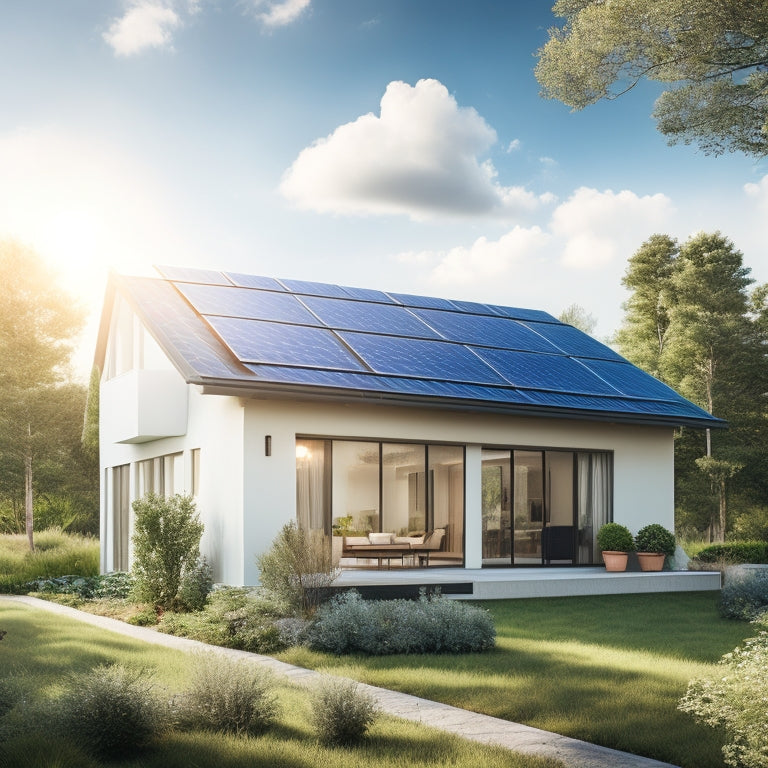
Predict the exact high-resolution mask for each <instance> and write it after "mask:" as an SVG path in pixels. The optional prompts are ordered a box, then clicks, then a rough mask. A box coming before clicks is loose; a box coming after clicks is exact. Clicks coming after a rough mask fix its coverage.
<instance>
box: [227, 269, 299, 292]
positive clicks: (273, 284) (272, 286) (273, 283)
mask: <svg viewBox="0 0 768 768" xmlns="http://www.w3.org/2000/svg"><path fill="white" fill-rule="evenodd" d="M224 274H225V275H226V276H227V277H228V278H229V279H230V280H231V281H232V282H233V283H234V284H235V285H241V286H242V287H243V288H261V289H263V290H265V291H285V288H284V287H283V286H282V285H281V284H280V283H279V282H278V281H277V280H275V278H274V277H259V276H258V275H244V274H242V273H240V272H225V273H224Z"/></svg>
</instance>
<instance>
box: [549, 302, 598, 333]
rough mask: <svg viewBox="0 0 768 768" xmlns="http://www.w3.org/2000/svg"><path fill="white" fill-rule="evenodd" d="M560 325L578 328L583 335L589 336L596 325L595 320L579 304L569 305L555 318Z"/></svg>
mask: <svg viewBox="0 0 768 768" xmlns="http://www.w3.org/2000/svg"><path fill="white" fill-rule="evenodd" d="M557 319H558V320H559V321H560V322H561V323H567V324H568V325H572V326H573V327H574V328H578V329H579V330H580V331H584V333H589V334H591V333H592V332H593V331H594V330H595V326H596V325H597V319H596V318H595V316H594V315H592V314H590V313H589V312H587V310H586V309H584V307H582V306H581V305H580V304H571V305H570V306H568V307H566V308H565V309H564V310H563V311H562V312H561V313H560V314H559V315H558V318H557Z"/></svg>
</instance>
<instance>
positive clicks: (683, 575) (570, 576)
mask: <svg viewBox="0 0 768 768" xmlns="http://www.w3.org/2000/svg"><path fill="white" fill-rule="evenodd" d="M334 586H336V587H344V588H349V587H359V588H360V591H361V593H363V594H364V595H366V596H371V597H378V596H384V595H387V596H396V595H402V596H410V595H416V594H418V590H419V588H420V587H428V588H430V587H432V588H434V587H437V586H439V587H440V591H441V592H442V594H444V595H445V596H446V597H452V598H456V599H464V600H504V599H508V598H525V597H568V596H575V595H615V594H627V593H640V592H697V591H716V590H719V589H720V573H719V572H718V571H714V572H712V571H660V572H656V573H649V572H641V571H626V572H624V573H608V572H606V570H605V568H603V567H594V568H591V567H586V568H573V567H565V568H557V567H554V568H483V569H469V568H435V567H432V568H418V569H417V568H402V569H401V568H392V569H391V570H360V569H345V570H343V571H342V572H341V575H340V576H339V578H338V579H337V580H336V582H335V584H334Z"/></svg>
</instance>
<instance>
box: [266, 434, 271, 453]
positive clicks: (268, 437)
mask: <svg viewBox="0 0 768 768" xmlns="http://www.w3.org/2000/svg"><path fill="white" fill-rule="evenodd" d="M264 455H265V456H271V455H272V435H264Z"/></svg>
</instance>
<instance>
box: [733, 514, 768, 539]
mask: <svg viewBox="0 0 768 768" xmlns="http://www.w3.org/2000/svg"><path fill="white" fill-rule="evenodd" d="M733 535H734V537H735V538H737V539H741V540H742V541H768V507H747V508H746V509H743V510H742V511H741V512H740V513H739V514H738V515H737V516H736V519H735V520H734V521H733Z"/></svg>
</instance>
